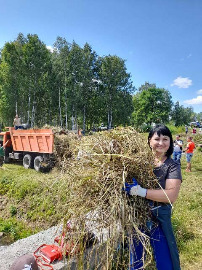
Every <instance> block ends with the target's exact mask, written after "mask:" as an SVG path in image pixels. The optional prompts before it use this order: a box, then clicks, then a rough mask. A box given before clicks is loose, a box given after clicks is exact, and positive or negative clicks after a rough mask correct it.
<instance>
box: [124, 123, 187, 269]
mask: <svg viewBox="0 0 202 270" xmlns="http://www.w3.org/2000/svg"><path fill="white" fill-rule="evenodd" d="M148 143H149V146H150V148H151V149H152V152H153V153H154V157H155V167H154V174H155V175H156V177H157V179H158V183H159V189H144V188H142V187H141V186H140V185H138V183H137V182H136V180H135V179H133V184H126V192H127V193H129V194H130V195H132V196H141V197H145V198H146V199H148V200H149V203H150V205H151V212H152V220H151V221H148V230H149V233H148V234H149V237H150V243H151V246H152V248H153V253H154V259H155V261H156V267H157V269H158V270H180V261H179V254H178V249H177V245H176V241H175V236H174V234H173V229H172V224H171V209H172V203H174V202H175V200H176V199H177V197H178V193H179V190H180V185H181V180H182V177H181V169H180V165H179V164H177V163H175V161H173V160H172V159H171V155H172V152H173V139H172V135H171V132H170V130H169V129H168V128H167V127H166V126H164V125H156V126H155V127H154V128H153V129H152V130H151V131H150V133H149V136H148ZM144 252H145V251H144V247H143V245H142V243H141V241H137V239H133V241H132V244H131V246H130V269H131V270H134V269H142V267H143V265H144Z"/></svg>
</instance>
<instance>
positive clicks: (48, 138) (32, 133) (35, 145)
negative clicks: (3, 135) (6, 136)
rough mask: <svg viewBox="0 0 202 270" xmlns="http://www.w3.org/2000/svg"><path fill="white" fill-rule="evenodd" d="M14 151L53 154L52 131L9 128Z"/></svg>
mask: <svg viewBox="0 0 202 270" xmlns="http://www.w3.org/2000/svg"><path fill="white" fill-rule="evenodd" d="M9 132H10V136H11V141H12V145H13V150H14V151H24V152H38V153H49V154H52V153H53V131H52V129H27V130H22V129H17V130H15V129H14V128H9Z"/></svg>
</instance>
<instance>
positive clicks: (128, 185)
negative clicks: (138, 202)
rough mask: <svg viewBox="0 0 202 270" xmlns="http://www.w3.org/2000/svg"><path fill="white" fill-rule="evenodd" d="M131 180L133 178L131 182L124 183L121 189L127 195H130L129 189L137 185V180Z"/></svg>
mask: <svg viewBox="0 0 202 270" xmlns="http://www.w3.org/2000/svg"><path fill="white" fill-rule="evenodd" d="M132 180H133V183H132V184H128V183H125V186H124V187H123V191H125V192H126V194H127V195H130V190H131V188H132V187H134V186H137V185H138V182H137V180H136V179H135V178H132Z"/></svg>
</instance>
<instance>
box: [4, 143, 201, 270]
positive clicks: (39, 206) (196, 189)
mask: <svg viewBox="0 0 202 270" xmlns="http://www.w3.org/2000/svg"><path fill="white" fill-rule="evenodd" d="M183 140H184V138H183ZM3 167H4V169H0V200H1V201H0V205H1V207H0V231H2V232H4V234H5V236H7V237H8V238H9V239H8V241H9V242H12V241H15V240H17V239H20V238H24V237H26V236H28V235H30V234H33V233H35V232H37V231H39V230H42V229H46V228H49V227H50V226H52V225H56V224H58V223H59V222H61V221H62V220H63V217H64V216H65V213H66V212H67V208H68V202H69V191H68V189H67V186H66V182H65V180H64V179H63V175H62V174H60V173H59V172H58V171H57V170H56V169H54V170H53V171H51V172H50V173H48V174H43V173H37V172H36V171H34V170H25V169H24V168H23V167H22V166H20V165H16V164H6V165H4V166H3ZM185 168H186V160H185V155H183V156H182V176H183V183H182V187H181V191H180V194H179V198H178V200H177V202H176V203H175V205H174V211H173V218H172V220H173V226H174V230H175V235H176V239H177V243H178V246H179V251H180V258H181V264H182V269H183V270H198V269H202V235H201V218H202V217H201V216H202V209H201V207H202V196H201V195H202V194H201V186H202V153H201V152H200V151H195V153H194V156H193V159H192V172H191V173H187V172H185ZM152 269H153V268H152ZM154 269H155V268H154ZM150 270H151V269H150Z"/></svg>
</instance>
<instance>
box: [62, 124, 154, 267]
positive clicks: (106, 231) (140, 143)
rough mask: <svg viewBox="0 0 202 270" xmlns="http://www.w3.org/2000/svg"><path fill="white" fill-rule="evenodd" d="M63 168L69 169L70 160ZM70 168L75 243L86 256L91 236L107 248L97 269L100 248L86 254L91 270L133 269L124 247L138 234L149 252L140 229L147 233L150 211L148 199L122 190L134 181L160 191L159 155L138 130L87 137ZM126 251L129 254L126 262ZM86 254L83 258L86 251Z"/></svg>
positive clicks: (73, 156)
mask: <svg viewBox="0 0 202 270" xmlns="http://www.w3.org/2000/svg"><path fill="white" fill-rule="evenodd" d="M66 161H67V160H66ZM63 166H67V163H66V164H65V161H63ZM68 169H69V170H68V172H66V174H65V177H66V179H67V182H68V188H69V189H70V190H71V195H70V200H69V201H70V203H69V205H68V208H69V209H68V215H67V217H66V219H67V220H72V221H74V222H73V223H74V225H73V227H74V229H73V232H74V233H72V234H71V237H72V239H71V241H72V243H77V244H78V243H79V245H80V247H81V246H82V248H80V250H82V251H84V250H85V247H84V242H85V241H84V238H85V236H86V231H88V232H93V233H94V234H95V236H96V237H95V238H96V240H98V241H99V243H100V245H101V246H103V245H104V248H101V249H100V248H99V256H98V257H99V259H97V261H96V263H95V262H94V263H95V265H94V268H92V265H91V264H92V256H93V257H95V254H94V253H93V252H94V249H92V250H93V251H92V252H90V253H88V256H87V255H86V254H85V261H86V265H85V269H88V268H89V269H90V268H91V269H105V268H106V269H121V268H122V269H127V268H128V249H123V248H120V246H121V247H123V245H125V240H127V242H130V237H131V235H134V234H136V237H137V238H138V239H139V241H142V242H143V244H144V246H145V248H146V249H148V248H149V246H148V245H149V244H148V238H147V237H146V236H145V235H144V234H142V233H141V231H140V230H139V228H140V227H141V228H143V229H144V230H146V229H147V226H146V222H147V221H148V218H149V216H150V211H149V206H148V201H147V200H146V199H144V198H141V197H133V198H131V196H127V195H126V194H125V192H123V190H122V188H123V186H124V183H125V182H128V183H130V182H131V180H132V177H135V178H136V179H137V180H138V183H139V184H140V185H141V186H142V187H144V188H156V187H158V184H157V182H156V178H155V176H154V174H153V156H152V153H151V151H150V149H149V147H148V146H147V143H146V140H145V139H144V138H143V137H142V136H141V135H140V134H138V133H137V132H136V131H135V130H134V129H132V128H127V129H116V130H112V131H110V132H102V133H97V134H95V135H94V136H87V137H83V138H82V140H81V142H80V141H77V143H76V146H75V145H74V155H72V161H71V166H70V164H69V161H68ZM69 240H70V239H69V238H68V241H69ZM96 243H97V241H96ZM123 252H124V253H125V252H126V253H127V256H126V258H127V259H126V261H125V260H123V257H124V256H123ZM80 254H81V256H83V254H82V252H81V253H80ZM92 254H94V255H92ZM149 259H150V258H147V261H149ZM90 261H91V263H90ZM145 264H146V263H145ZM90 265H91V266H90ZM99 267H102V268H99ZM79 269H80V268H79Z"/></svg>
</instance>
